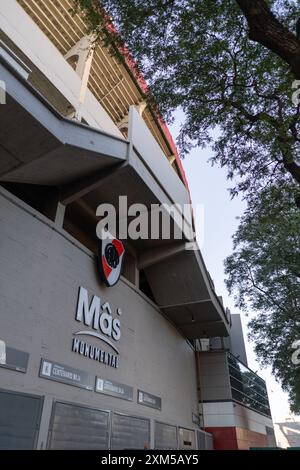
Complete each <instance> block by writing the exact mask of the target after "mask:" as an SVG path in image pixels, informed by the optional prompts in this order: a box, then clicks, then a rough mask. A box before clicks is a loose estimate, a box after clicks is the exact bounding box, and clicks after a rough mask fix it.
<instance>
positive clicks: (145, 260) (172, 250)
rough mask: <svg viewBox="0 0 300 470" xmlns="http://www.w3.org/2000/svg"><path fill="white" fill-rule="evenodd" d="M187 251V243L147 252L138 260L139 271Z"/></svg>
mask: <svg viewBox="0 0 300 470" xmlns="http://www.w3.org/2000/svg"><path fill="white" fill-rule="evenodd" d="M185 250H186V243H182V242H180V243H174V244H171V245H167V246H166V247H164V248H163V247H160V248H154V249H151V250H148V251H145V252H144V253H143V254H142V255H140V257H139V259H138V269H145V268H148V267H149V266H152V265H153V264H157V263H160V262H161V261H163V260H165V259H167V258H171V257H172V256H176V255H178V254H179V253H182V252H183V251H185Z"/></svg>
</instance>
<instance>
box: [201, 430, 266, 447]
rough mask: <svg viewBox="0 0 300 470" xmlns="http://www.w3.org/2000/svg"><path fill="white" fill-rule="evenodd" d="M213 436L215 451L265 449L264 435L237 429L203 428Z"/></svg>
mask: <svg viewBox="0 0 300 470" xmlns="http://www.w3.org/2000/svg"><path fill="white" fill-rule="evenodd" d="M205 431H206V432H209V433H210V434H212V435H213V439H214V449H216V450H248V449H249V448H250V447H267V446H268V440H267V436H266V435H265V434H261V433H258V432H254V431H250V430H249V429H244V428H238V427H224V428H222V427H219V428H205Z"/></svg>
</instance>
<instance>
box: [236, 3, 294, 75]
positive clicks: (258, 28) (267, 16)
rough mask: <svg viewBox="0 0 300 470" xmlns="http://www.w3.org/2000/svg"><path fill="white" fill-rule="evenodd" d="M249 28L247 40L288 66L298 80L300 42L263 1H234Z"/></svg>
mask: <svg viewBox="0 0 300 470" xmlns="http://www.w3.org/2000/svg"><path fill="white" fill-rule="evenodd" d="M236 2H237V4H238V5H239V7H240V9H241V10H242V12H243V13H244V15H245V17H246V20H247V22H248V26H249V38H250V39H251V40H252V41H255V42H258V43H259V44H261V45H263V46H265V47H266V48H267V49H269V50H270V51H272V52H274V53H275V54H277V55H278V56H279V57H281V59H283V60H284V61H285V62H286V63H287V64H289V65H290V67H291V69H292V72H293V73H294V75H295V77H296V78H298V79H300V42H299V41H298V39H297V37H296V36H295V35H294V34H293V33H291V32H290V31H289V30H288V29H287V28H286V27H285V26H284V25H283V24H281V23H280V22H279V21H278V20H277V18H276V17H275V15H274V14H273V13H272V11H271V10H270V8H269V7H268V5H267V4H266V2H265V0H236Z"/></svg>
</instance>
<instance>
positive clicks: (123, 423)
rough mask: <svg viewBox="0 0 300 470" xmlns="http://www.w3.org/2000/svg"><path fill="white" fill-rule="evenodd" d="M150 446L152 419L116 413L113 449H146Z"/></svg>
mask: <svg viewBox="0 0 300 470" xmlns="http://www.w3.org/2000/svg"><path fill="white" fill-rule="evenodd" d="M149 447H150V420H149V419H145V418H138V417H135V416H127V415H123V414H119V413H114V414H113V417H112V430H111V449H144V448H149Z"/></svg>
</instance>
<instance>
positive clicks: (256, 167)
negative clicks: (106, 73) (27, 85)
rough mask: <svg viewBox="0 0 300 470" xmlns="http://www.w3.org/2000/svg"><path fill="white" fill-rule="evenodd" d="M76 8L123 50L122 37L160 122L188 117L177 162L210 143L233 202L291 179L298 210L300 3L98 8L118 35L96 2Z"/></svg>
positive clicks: (136, 3)
mask: <svg viewBox="0 0 300 470" xmlns="http://www.w3.org/2000/svg"><path fill="white" fill-rule="evenodd" d="M74 1H75V4H76V6H77V8H79V9H81V11H82V12H83V14H84V15H85V16H86V19H87V21H88V22H89V25H90V29H91V30H93V31H94V32H95V31H97V32H98V34H99V36H101V37H103V32H104V31H105V35H106V37H107V33H108V32H109V36H110V38H112V40H113V41H114V42H115V44H117V45H118V46H119V47H121V45H122V42H121V41H122V38H125V40H126V46H128V49H129V50H130V51H131V52H132V53H133V55H134V58H135V60H136V61H137V64H138V67H139V69H140V70H141V71H142V73H143V74H144V76H145V78H146V80H147V81H148V83H149V85H150V89H151V97H150V96H148V97H147V98H148V99H149V100H151V98H152V97H154V100H155V101H156V102H157V103H159V109H160V112H161V113H162V114H163V116H164V117H165V118H166V119H167V120H171V116H172V112H173V111H174V110H175V109H177V108H181V109H182V110H183V111H184V114H185V121H184V122H183V124H182V127H181V131H180V135H179V137H178V144H179V147H180V150H181V152H182V154H183V155H184V154H185V153H187V152H188V151H189V150H190V148H191V146H194V145H200V146H205V145H207V144H213V149H214V157H213V158H212V163H213V164H214V163H217V164H219V165H221V166H222V167H223V166H226V167H227V169H228V177H229V179H230V180H234V184H233V187H232V189H231V193H232V195H236V194H237V193H239V192H242V193H243V194H244V196H245V197H246V198H247V199H248V200H250V201H253V200H255V198H256V197H257V194H258V193H259V191H260V190H262V189H263V188H264V187H266V186H267V185H273V184H275V183H276V184H277V185H278V186H281V185H284V184H285V183H286V181H288V180H289V181H292V180H293V181H294V182H296V183H297V184H296V185H295V186H294V187H295V198H296V202H297V205H298V207H300V194H299V192H300V188H299V185H300V151H299V142H300V134H299V126H300V123H299V121H300V113H299V111H300V105H299V104H298V103H297V102H296V101H295V104H294V103H293V102H292V99H291V96H292V93H293V90H292V85H293V82H294V80H295V78H297V79H299V78H300V42H299V40H298V37H297V35H296V33H297V34H298V32H299V29H300V28H299V23H298V26H297V20H298V18H299V16H300V5H299V1H296V0H290V1H288V0H269V1H267V0H266V1H264V0H236V1H233V0H229V1H226V2H225V1H222V0H203V1H199V0H148V1H147V2H144V1H143V0H102V1H101V4H102V6H103V7H104V8H105V11H106V12H109V14H110V15H111V16H112V18H113V19H114V22H115V24H116V26H117V29H118V34H117V33H116V32H115V30H114V29H113V28H112V27H111V23H110V17H109V16H108V15H103V11H101V10H99V3H98V0H74ZM271 9H272V10H271ZM103 18H104V20H103ZM299 95H300V93H299ZM295 96H296V98H297V97H298V94H297V93H296V94H295ZM298 101H299V100H298ZM214 128H216V129H217V130H218V135H219V137H218V138H217V139H216V140H215V141H214V142H212V134H211V131H212V129H214Z"/></svg>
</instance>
